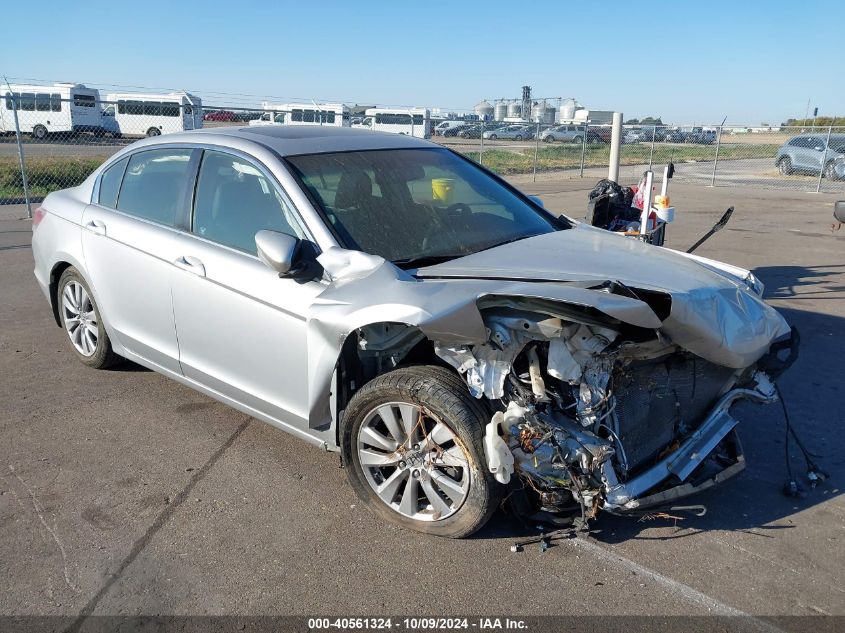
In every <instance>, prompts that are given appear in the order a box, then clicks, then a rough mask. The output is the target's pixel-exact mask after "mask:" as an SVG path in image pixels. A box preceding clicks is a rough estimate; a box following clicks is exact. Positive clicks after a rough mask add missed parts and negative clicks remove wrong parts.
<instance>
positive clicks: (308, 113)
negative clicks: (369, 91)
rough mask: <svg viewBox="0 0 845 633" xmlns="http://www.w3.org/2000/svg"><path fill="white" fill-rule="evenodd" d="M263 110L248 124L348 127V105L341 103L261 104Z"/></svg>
mask: <svg viewBox="0 0 845 633" xmlns="http://www.w3.org/2000/svg"><path fill="white" fill-rule="evenodd" d="M261 109H262V110H264V114H262V115H261V116H260V117H259V118H258V119H255V120H254V121H250V122H249V124H250V125H334V126H336V127H349V125H350V115H349V106H347V105H345V104H343V103H317V104H313V105H308V104H303V103H280V104H270V103H267V102H264V103H262V104H261Z"/></svg>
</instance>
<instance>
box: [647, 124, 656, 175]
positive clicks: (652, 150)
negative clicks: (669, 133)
mask: <svg viewBox="0 0 845 633" xmlns="http://www.w3.org/2000/svg"><path fill="white" fill-rule="evenodd" d="M655 136H657V126H656V125H652V126H651V151H650V152H649V154H648V168H649V169H651V161H652V160H653V159H654V137H655Z"/></svg>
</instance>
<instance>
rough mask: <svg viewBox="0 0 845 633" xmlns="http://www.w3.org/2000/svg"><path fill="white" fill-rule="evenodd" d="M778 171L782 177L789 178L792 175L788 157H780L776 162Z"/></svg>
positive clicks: (790, 162)
mask: <svg viewBox="0 0 845 633" xmlns="http://www.w3.org/2000/svg"><path fill="white" fill-rule="evenodd" d="M778 171H779V172H780V173H781V174H782V175H784V176H789V175H790V174H791V173H792V161H791V160H790V158H789V156H782V157H781V159H780V160H779V161H778Z"/></svg>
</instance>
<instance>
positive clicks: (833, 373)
mask: <svg viewBox="0 0 845 633" xmlns="http://www.w3.org/2000/svg"><path fill="white" fill-rule="evenodd" d="M754 274H755V275H756V276H757V277H758V278H760V279H761V280H762V281H763V282H764V283H765V284H766V287H767V290H766V295H765V296H766V298H767V299H771V300H775V301H777V303H778V306H777V307H778V310H779V312H780V313H781V314H782V315H783V316H784V318H785V319H786V320H787V321H788V322H789V323H790V325H794V326H796V327H797V328H798V330H799V332H800V334H801V347H800V351H799V355H798V359H797V360H796V362H795V364H794V365H793V366H792V367H791V368H790V369H789V370H788V371H786V372H785V373H784V375H783V376H782V377H781V378H780V379H779V380H778V385H779V387H780V389H781V393H782V394H783V397H784V402H785V403H786V406H787V410H788V412H789V414H790V419H791V423H792V426H793V428H794V429H795V431H796V433H797V434H798V436H799V438H800V439H801V441H802V442H803V443H804V445H805V446H806V447H807V449H808V450H809V451H810V452H811V453H812V460H813V461H814V462H815V463H816V464H817V465H818V467H819V468H820V469H821V470H822V471H824V472H825V473H826V474H827V475H828V476H829V477H828V478H827V479H826V480H825V481H823V482H821V483H819V484H818V485H817V486H816V487H815V488H812V487H811V485H810V483H811V482H810V481H809V479H808V478H807V471H808V468H807V465H806V463H805V459H804V457H803V456H802V454H801V452H800V450H799V449H798V447H797V446H796V444H795V442H794V441H793V440H790V442H789V455H790V464H791V469H792V477H793V478H794V479H795V480H796V481H797V483H798V484H799V485H800V486H801V487H802V488H803V493H802V495H801V496H798V497H793V496H786V495H785V494H784V486H785V484H786V483H787V482H788V481H789V480H790V478H791V477H790V475H789V471H788V469H787V464H786V450H785V441H786V425H785V421H784V417H783V412H782V409H781V406H780V404H778V403H775V404H772V405H768V406H759V405H755V404H751V403H741V404H738V405H737V406H736V407H735V408H734V409H733V414H734V416H735V417H736V418H737V419H739V420H740V424H739V426H738V427H737V429H738V432H739V435H740V439H741V441H742V445H743V450H744V452H745V459H746V468H745V470H744V471H743V472H741V473H740V474H739V475H738V476H736V477H734V478H733V479H731V480H729V481H727V482H725V483H723V484H721V485H720V486H716V487H714V488H711V489H710V490H707V491H704V492H702V493H700V494H698V495H694V496H692V497H687V498H684V499H680V500H678V501H677V503H676V504H675V506H704V508H706V512H705V514H704V515H703V516H695V515H694V514H692V513H691V512H689V511H684V510H678V511H672V510H667V509H657V510H655V511H654V512H653V513H652V514H651V515H646V516H614V515H610V514H607V513H604V514H602V513H600V514H599V516H598V518H597V519H596V520H594V521H592V522H591V523H590V528H591V535H592V536H593V538H595V539H596V540H598V541H600V542H604V543H608V544H613V543H620V542H624V541H627V540H631V539H638V540H669V539H676V538H689V537H692V536H695V535H696V534H699V533H702V532H709V531H727V532H744V533H746V534H752V535H754V536H758V537H760V538H774V537H775V536H776V534H777V533H778V532H780V531H782V530H791V529H795V528H797V527H799V523H801V522H803V521H806V520H807V519H806V518H804V517H802V518H801V519H798V518H794V519H793V516H794V515H796V514H798V513H799V512H802V511H805V510H807V509H808V508H812V507H814V506H817V505H819V504H823V503H826V502H827V501H829V500H831V499H834V498H836V497H837V496H839V495H840V494H842V482H843V481H845V434H843V433H841V432H840V429H841V428H842V426H843V425H845V407H843V406H842V404H843V402H842V400H843V395H845V384H843V381H842V366H843V360H842V359H843V358H845V318H843V317H840V316H834V315H830V314H825V313H822V312H813V311H810V309H811V304H810V302H809V299H810V297H812V298H815V299H817V300H821V301H825V300H835V299H839V300H845V287H843V286H842V285H839V284H837V283H836V279H835V278H836V276H837V275H838V276H840V278H841V276H842V275H843V274H845V265H842V266H821V267H818V268H804V267H800V266H774V267H766V268H759V269H756V270H755V271H754ZM826 295H830V296H826ZM802 297H806V299H807V300H808V301H804V300H802ZM791 301H795V307H794V308H793V307H784V304H785V303H786V304H788V303H789V302H791ZM661 513H662V514H661ZM652 528H671V529H670V530H668V531H667V530H666V529H659V530H655V529H652ZM546 529H547V530H549V529H553V528H548V527H547V528H546ZM538 533H539V532H538V529H537V527H536V526H535V525H533V524H523V523H522V522H521V521H519V520H517V519H516V518H514V517H512V516H509V515H507V514H505V513H502V512H499V513H497V515H496V516H495V517H494V519H493V520H492V521H491V522H490V523H489V524H488V525H487V526H486V527H485V528H484V529H483V530H481V531H479V532H478V533H477V534H476V536H475V538H481V539H502V538H509V539H515V540H518V539H520V538H523V537H525V536H534V535H537V534H538Z"/></svg>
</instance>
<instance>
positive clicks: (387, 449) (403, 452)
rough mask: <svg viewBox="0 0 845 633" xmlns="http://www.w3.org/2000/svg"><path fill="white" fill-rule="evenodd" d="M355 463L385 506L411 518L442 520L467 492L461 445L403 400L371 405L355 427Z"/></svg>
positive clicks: (448, 432) (420, 410) (464, 460)
mask: <svg viewBox="0 0 845 633" xmlns="http://www.w3.org/2000/svg"><path fill="white" fill-rule="evenodd" d="M357 450H358V462H359V463H360V464H361V469H362V472H363V473H364V477H365V479H366V480H367V483H368V484H370V487H371V488H372V489H373V491H374V492H375V493H376V495H378V497H379V498H380V499H381V500H382V502H383V503H385V504H386V505H387V506H389V507H390V508H392V509H393V510H394V511H396V512H398V513H399V514H400V515H402V516H404V517H407V518H409V519H413V520H415V521H437V520H440V519H445V518H447V517H449V516H451V515H453V514H454V513H455V512H457V511H458V509H460V507H461V505H462V504H463V502H464V500H465V499H466V496H467V492H468V491H469V472H468V471H469V469H468V462H467V456H466V452H465V451H464V449H463V448H462V447H461V446H460V444H458V443H457V438H456V437H455V434H454V433H453V432H452V430H451V429H450V428H449V427H448V426H446V425H445V424H443V423H442V422H439V421H437V420H435V419H434V418H433V417H432V416H430V415H426V414H424V413H423V410H422V408H420V407H419V406H418V405H416V404H410V403H407V402H386V403H384V404H381V405H378V406H376V407H375V408H373V409H372V410H371V411H370V412H369V413H368V414H367V415H366V417H365V418H364V422H363V424H362V425H361V428H360V429H359V431H358V446H357Z"/></svg>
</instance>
